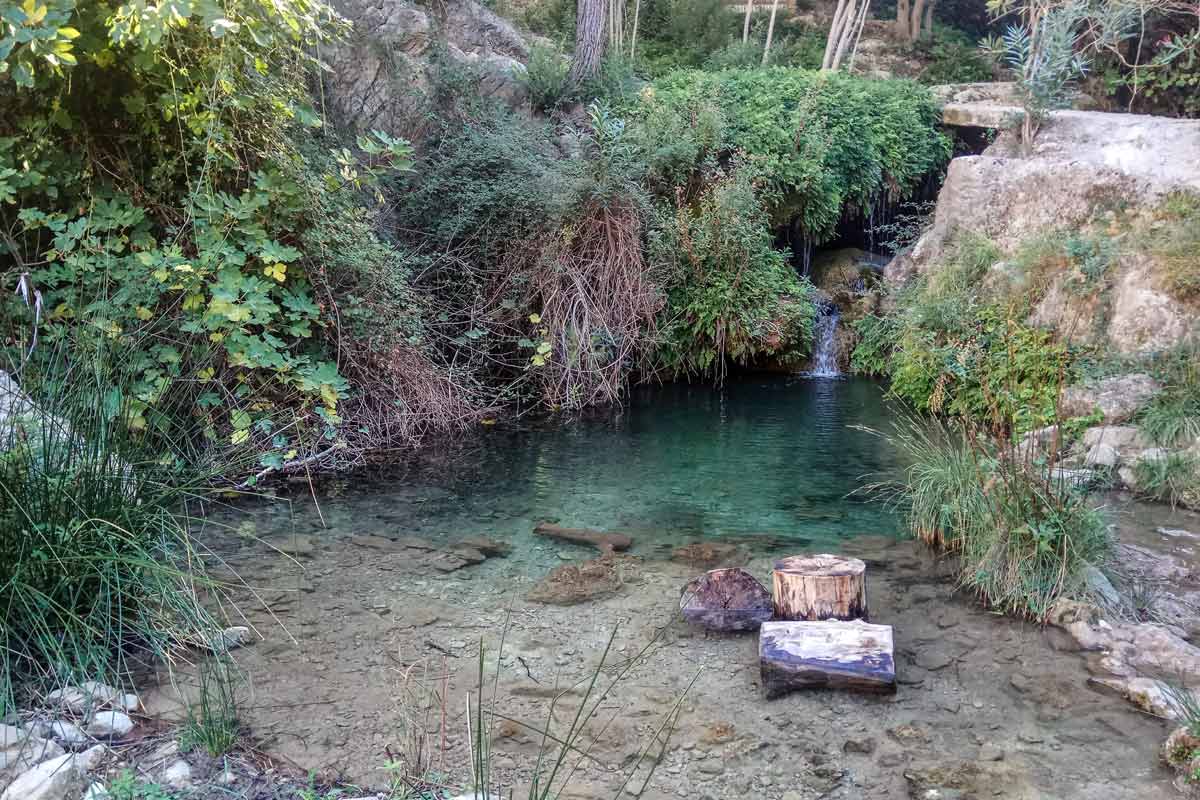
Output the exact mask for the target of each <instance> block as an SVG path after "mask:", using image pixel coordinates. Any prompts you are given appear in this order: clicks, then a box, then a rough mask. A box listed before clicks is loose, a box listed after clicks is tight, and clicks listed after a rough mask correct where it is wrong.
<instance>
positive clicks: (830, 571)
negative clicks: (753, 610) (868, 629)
mask: <svg viewBox="0 0 1200 800" xmlns="http://www.w3.org/2000/svg"><path fill="white" fill-rule="evenodd" d="M773 584H774V587H773V588H774V594H775V618H776V619H780V620H808V621H819V620H825V619H842V620H850V619H867V565H866V564H865V563H864V562H863V561H862V560H861V559H858V558H849V557H847V556H834V555H828V554H824V555H815V556H790V557H788V558H784V559H781V560H779V561H776V562H775V574H774V578H773Z"/></svg>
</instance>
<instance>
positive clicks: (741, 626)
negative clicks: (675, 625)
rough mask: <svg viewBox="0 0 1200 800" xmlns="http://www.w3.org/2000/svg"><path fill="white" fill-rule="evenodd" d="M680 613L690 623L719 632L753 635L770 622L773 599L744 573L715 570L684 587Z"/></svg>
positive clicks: (761, 586)
mask: <svg viewBox="0 0 1200 800" xmlns="http://www.w3.org/2000/svg"><path fill="white" fill-rule="evenodd" d="M679 610H680V611H682V612H683V617H684V619H686V620H687V621H688V622H692V623H695V624H697V625H703V626H704V627H706V628H710V629H712V630H717V631H753V630H757V629H758V627H759V626H760V625H762V624H763V622H765V621H766V620H769V619H770V618H771V614H772V613H773V608H772V606H771V595H770V593H768V592H767V589H766V587H765V586H763V585H762V584H761V583H759V582H758V579H757V578H755V577H754V576H753V575H751V574H750V573H749V572H747V571H746V570H744V569H739V568H733V569H714V570H709V571H708V572H706V573H704V574H703V575H701V576H700V577H698V578H693V579H692V580H690V581H688V582H687V585H686V586H684V587H683V594H682V595H681V596H680V598H679Z"/></svg>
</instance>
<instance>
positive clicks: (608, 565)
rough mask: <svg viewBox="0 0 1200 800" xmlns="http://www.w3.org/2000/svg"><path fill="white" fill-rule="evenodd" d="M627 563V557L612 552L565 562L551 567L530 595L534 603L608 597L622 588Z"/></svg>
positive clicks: (553, 603)
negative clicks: (589, 559)
mask: <svg viewBox="0 0 1200 800" xmlns="http://www.w3.org/2000/svg"><path fill="white" fill-rule="evenodd" d="M628 565H629V560H628V559H622V558H620V557H617V556H613V555H611V554H609V555H604V556H601V557H600V558H595V559H592V560H591V561H584V562H583V563H582V564H564V565H563V566H561V567H556V568H555V569H553V570H551V571H550V574H549V575H547V576H546V577H545V578H543V579H542V580H541V582H539V583H538V585H537V586H535V587H533V590H532V591H530V592H529V595H528V597H529V599H530V600H532V601H534V602H535V603H547V604H549V605H558V606H568V605H574V604H575V603H583V602H585V601H588V600H595V599H597V598H600V597H606V596H608V595H611V594H614V593H615V592H617V591H618V590H619V589H620V588H621V586H622V584H623V583H624V576H623V572H624V571H625V567H627V566H628Z"/></svg>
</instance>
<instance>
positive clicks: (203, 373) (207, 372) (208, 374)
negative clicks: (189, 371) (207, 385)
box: [196, 367, 216, 381]
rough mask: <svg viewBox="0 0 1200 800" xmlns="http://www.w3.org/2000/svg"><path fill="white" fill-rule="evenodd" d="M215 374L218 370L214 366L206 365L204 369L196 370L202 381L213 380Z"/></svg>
mask: <svg viewBox="0 0 1200 800" xmlns="http://www.w3.org/2000/svg"><path fill="white" fill-rule="evenodd" d="M215 374H216V370H214V369H213V368H212V367H205V368H204V369H201V370H197V371H196V377H197V378H199V379H200V380H202V381H211V380H212V377H213V375H215Z"/></svg>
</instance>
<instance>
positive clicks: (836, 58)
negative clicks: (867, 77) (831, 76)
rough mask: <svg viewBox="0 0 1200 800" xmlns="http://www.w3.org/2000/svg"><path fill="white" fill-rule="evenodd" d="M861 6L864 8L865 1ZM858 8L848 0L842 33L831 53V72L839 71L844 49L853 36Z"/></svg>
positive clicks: (844, 52) (864, 0) (854, 0)
mask: <svg viewBox="0 0 1200 800" xmlns="http://www.w3.org/2000/svg"><path fill="white" fill-rule="evenodd" d="M863 6H864V7H865V6H866V0H863ZM858 17H859V13H858V6H857V5H856V0H850V2H849V4H848V5H847V6H846V14H845V16H844V17H843V18H842V32H841V36H839V37H838V43H837V49H836V50H835V51H834V53H833V63H832V64H830V66H829V68H830V69H833V70H837V69H841V67H842V57H843V56H844V55H845V54H846V47H848V46H849V44H850V40H851V38H853V36H854V31H855V30H856V25H857V24H858Z"/></svg>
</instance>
